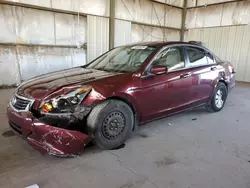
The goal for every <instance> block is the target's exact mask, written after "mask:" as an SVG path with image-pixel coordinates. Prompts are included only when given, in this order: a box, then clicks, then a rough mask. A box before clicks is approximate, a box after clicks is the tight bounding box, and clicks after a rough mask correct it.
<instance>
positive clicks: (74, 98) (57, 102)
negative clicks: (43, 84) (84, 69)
mask: <svg viewBox="0 0 250 188" xmlns="http://www.w3.org/2000/svg"><path fill="white" fill-rule="evenodd" d="M91 89H92V87H91V86H88V85H87V86H83V87H82V88H78V89H76V90H74V91H71V92H69V93H67V94H65V95H61V96H58V97H57V98H54V99H51V100H49V101H46V102H44V103H42V105H41V107H40V109H41V111H42V112H44V113H49V112H51V113H66V112H71V111H72V110H74V108H75V107H76V106H77V105H78V104H79V103H80V102H82V100H83V99H84V98H85V97H86V95H87V94H88V93H89V92H90V91H91Z"/></svg>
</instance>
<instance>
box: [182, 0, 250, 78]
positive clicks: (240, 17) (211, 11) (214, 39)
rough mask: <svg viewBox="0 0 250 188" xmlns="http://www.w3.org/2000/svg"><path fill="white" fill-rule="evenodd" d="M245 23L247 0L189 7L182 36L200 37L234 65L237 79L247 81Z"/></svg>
mask: <svg viewBox="0 0 250 188" xmlns="http://www.w3.org/2000/svg"><path fill="white" fill-rule="evenodd" d="M198 2H200V3H201V2H202V1H200V0H199V1H198ZM210 3H214V2H212V1H211V2H210ZM247 24H250V1H240V2H230V3H227V4H220V5H212V6H207V7H201V8H193V9H188V13H187V19H186V27H187V28H188V31H187V32H186V33H185V40H187V41H189V40H198V41H202V42H203V43H204V44H205V46H207V47H208V48H210V49H211V50H213V51H214V52H215V53H216V54H217V55H218V56H219V57H220V58H221V59H223V60H226V61H230V62H231V63H232V64H233V65H234V66H235V68H236V72H237V80H238V81H245V82H250V26H249V25H247Z"/></svg>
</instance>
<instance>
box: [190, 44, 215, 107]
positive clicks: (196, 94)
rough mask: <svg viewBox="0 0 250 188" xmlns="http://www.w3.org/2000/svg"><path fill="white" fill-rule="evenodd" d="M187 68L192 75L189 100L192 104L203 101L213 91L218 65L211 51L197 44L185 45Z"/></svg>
mask: <svg viewBox="0 0 250 188" xmlns="http://www.w3.org/2000/svg"><path fill="white" fill-rule="evenodd" d="M185 55H186V58H187V68H189V72H190V74H191V75H192V90H191V101H192V103H193V104H194V105H198V104H199V103H205V102H206V101H207V100H208V98H209V97H210V96H211V94H212V92H213V85H214V80H216V78H217V76H218V66H217V64H216V61H215V60H214V56H213V55H212V53H210V52H208V51H207V50H205V49H203V48H200V47H197V46H186V47H185Z"/></svg>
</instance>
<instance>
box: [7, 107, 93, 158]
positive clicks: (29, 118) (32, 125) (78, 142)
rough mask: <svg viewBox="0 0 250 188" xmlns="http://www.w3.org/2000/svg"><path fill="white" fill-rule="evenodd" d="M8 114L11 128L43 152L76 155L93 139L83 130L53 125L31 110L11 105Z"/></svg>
mask: <svg viewBox="0 0 250 188" xmlns="http://www.w3.org/2000/svg"><path fill="white" fill-rule="evenodd" d="M7 115H8V118H9V125H10V127H11V129H12V130H14V132H15V133H17V134H18V135H20V136H21V137H23V138H24V139H26V140H27V141H28V143H29V144H30V145H32V146H33V147H34V148H35V149H37V150H38V151H40V152H41V153H42V154H45V153H48V154H51V155H56V156H71V155H75V154H76V153H79V152H81V151H82V149H83V148H84V147H85V146H86V145H87V143H88V142H89V141H90V140H91V138H90V137H89V136H88V135H87V134H85V133H83V132H80V131H75V130H68V129H66V128H59V127H55V126H52V125H51V124H49V123H47V121H42V120H40V119H37V118H35V117H34V116H33V115H32V113H31V112H18V111H15V110H14V109H13V107H12V106H11V105H10V106H8V107H7ZM67 117H69V116H65V117H64V118H67ZM61 118H63V117H61ZM76 118H77V117H76ZM81 126H83V125H81Z"/></svg>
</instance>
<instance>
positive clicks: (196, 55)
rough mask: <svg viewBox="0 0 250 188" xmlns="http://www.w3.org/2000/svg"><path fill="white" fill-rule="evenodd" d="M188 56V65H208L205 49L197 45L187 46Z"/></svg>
mask: <svg viewBox="0 0 250 188" xmlns="http://www.w3.org/2000/svg"><path fill="white" fill-rule="evenodd" d="M186 52H187V56H188V58H189V64H188V65H187V67H197V66H203V65H207V64H208V61H207V56H206V53H205V51H204V50H203V49H200V48H195V47H186Z"/></svg>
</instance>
